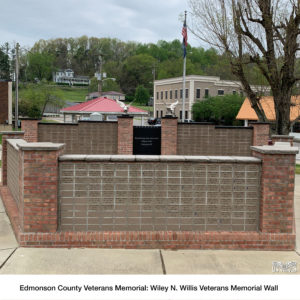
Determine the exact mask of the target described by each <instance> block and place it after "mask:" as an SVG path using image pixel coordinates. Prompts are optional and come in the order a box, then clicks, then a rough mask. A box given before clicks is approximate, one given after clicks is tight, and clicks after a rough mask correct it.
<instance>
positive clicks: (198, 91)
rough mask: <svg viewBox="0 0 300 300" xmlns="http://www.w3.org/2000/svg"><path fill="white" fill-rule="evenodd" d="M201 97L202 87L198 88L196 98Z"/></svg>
mask: <svg viewBox="0 0 300 300" xmlns="http://www.w3.org/2000/svg"><path fill="white" fill-rule="evenodd" d="M200 97H201V90H200V89H197V90H196V98H197V99H200Z"/></svg>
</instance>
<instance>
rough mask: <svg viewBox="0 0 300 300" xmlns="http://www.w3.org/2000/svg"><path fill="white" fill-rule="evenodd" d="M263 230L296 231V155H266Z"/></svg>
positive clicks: (261, 220) (262, 194) (264, 158)
mask: <svg viewBox="0 0 300 300" xmlns="http://www.w3.org/2000/svg"><path fill="white" fill-rule="evenodd" d="M253 154H254V156H256V157H258V158H260V159H262V161H263V164H262V177H261V202H260V230H261V231H262V232H270V233H293V232H294V228H293V226H294V180H295V155H294V154H290V155H287V154H263V153H258V152H256V151H253Z"/></svg>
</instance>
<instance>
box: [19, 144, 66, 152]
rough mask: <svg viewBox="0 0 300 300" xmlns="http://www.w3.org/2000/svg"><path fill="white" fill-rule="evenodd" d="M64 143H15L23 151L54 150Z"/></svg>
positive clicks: (61, 146)
mask: <svg viewBox="0 0 300 300" xmlns="http://www.w3.org/2000/svg"><path fill="white" fill-rule="evenodd" d="M64 145H65V144H54V143H47V142H45V143H19V144H18V143H17V146H18V147H19V149H21V150H23V151H30V150H36V151H56V150H60V149H62V148H63V147H64Z"/></svg>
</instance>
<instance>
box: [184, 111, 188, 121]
mask: <svg viewBox="0 0 300 300" xmlns="http://www.w3.org/2000/svg"><path fill="white" fill-rule="evenodd" d="M188 113H189V112H188V111H187V110H186V111H185V119H186V120H187V119H188Z"/></svg>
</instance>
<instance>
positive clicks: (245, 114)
mask: <svg viewBox="0 0 300 300" xmlns="http://www.w3.org/2000/svg"><path fill="white" fill-rule="evenodd" d="M291 103H292V105H291V110H290V121H294V120H295V119H296V118H298V116H299V115H300V95H299V96H292V97H291ZM260 104H261V106H262V108H263V110H264V112H265V114H266V117H267V119H268V120H269V121H270V122H275V120H276V114H275V107H274V98H273V97H272V96H265V97H262V98H261V100H260ZM236 119H237V120H243V121H244V125H245V126H248V122H249V121H254V122H256V121H258V117H257V114H256V112H255V111H254V109H253V108H252V107H251V104H250V100H249V99H248V98H246V99H245V100H244V102H243V104H242V106H241V108H240V110H239V112H238V114H237V116H236ZM299 129H300V128H299V124H295V125H294V129H293V131H299Z"/></svg>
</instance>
